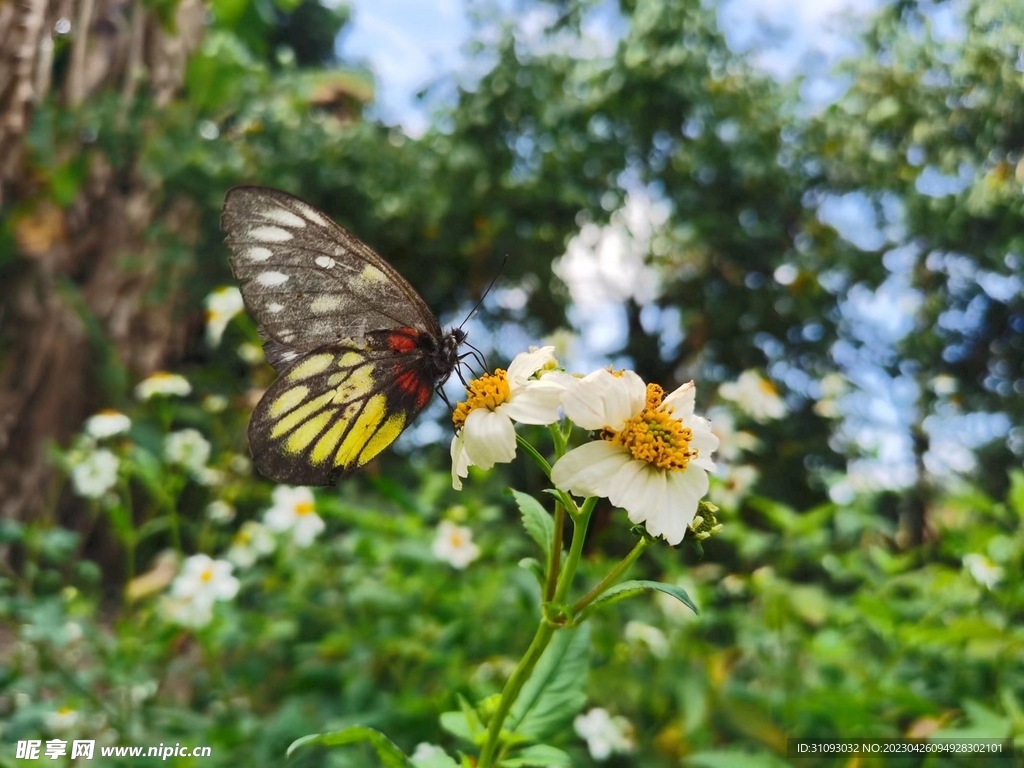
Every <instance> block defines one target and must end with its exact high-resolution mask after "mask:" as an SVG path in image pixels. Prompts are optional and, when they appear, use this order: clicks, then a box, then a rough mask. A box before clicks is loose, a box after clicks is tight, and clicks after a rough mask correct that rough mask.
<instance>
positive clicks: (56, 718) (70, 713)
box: [43, 706, 80, 734]
mask: <svg viewBox="0 0 1024 768" xmlns="http://www.w3.org/2000/svg"><path fill="white" fill-rule="evenodd" d="M79 719H80V717H79V714H78V712H77V711H75V710H74V709H72V708H71V707H68V706H64V707H61V708H60V709H57V710H55V711H53V712H47V713H46V715H45V716H44V717H43V723H44V724H45V726H46V730H47V731H49V732H50V733H54V734H60V733H67V732H68V731H71V730H74V728H75V726H76V725H78V721H79Z"/></svg>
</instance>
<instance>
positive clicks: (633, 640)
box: [623, 601, 678, 659]
mask: <svg viewBox="0 0 1024 768" xmlns="http://www.w3.org/2000/svg"><path fill="white" fill-rule="evenodd" d="M677 602H678V601H677ZM623 635H624V637H625V638H626V642H628V643H630V644H631V645H638V644H640V643H642V644H643V645H646V646H647V650H649V651H650V652H651V655H652V656H655V657H656V658H659V659H664V658H665V657H666V656H668V638H667V637H665V633H664V632H662V631H661V630H660V629H658V628H657V627H655V626H654V625H653V624H645V623H644V622H642V621H630V622H628V623H627V624H626V629H625V630H624V632H623Z"/></svg>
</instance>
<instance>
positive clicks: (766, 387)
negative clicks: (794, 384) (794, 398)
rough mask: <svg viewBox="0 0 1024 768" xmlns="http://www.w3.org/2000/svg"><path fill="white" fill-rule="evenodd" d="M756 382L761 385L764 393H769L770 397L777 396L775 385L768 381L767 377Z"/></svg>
mask: <svg viewBox="0 0 1024 768" xmlns="http://www.w3.org/2000/svg"><path fill="white" fill-rule="evenodd" d="M758 384H759V385H760V387H761V391H762V392H764V393H765V394H766V395H771V396H772V397H778V396H779V390H777V389H776V388H775V385H774V384H772V383H771V382H770V381H768V379H758Z"/></svg>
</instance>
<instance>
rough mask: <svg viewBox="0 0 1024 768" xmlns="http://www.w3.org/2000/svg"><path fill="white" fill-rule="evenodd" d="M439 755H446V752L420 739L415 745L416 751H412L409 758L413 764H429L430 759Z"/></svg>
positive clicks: (432, 759)
mask: <svg viewBox="0 0 1024 768" xmlns="http://www.w3.org/2000/svg"><path fill="white" fill-rule="evenodd" d="M441 757H448V753H447V752H445V751H444V750H443V749H441V747H439V746H437V745H435V744H428V743H427V742H425V741H422V742H420V743H419V744H417V745H416V751H415V752H413V753H412V755H411V756H410V757H409V759H410V760H411V761H412V763H413V765H416V766H418V765H419V764H420V763H426V764H427V765H430V764H431V762H432V761H434V760H436V759H437V758H441ZM449 759H451V758H449Z"/></svg>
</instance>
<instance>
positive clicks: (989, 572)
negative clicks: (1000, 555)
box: [963, 554, 1003, 589]
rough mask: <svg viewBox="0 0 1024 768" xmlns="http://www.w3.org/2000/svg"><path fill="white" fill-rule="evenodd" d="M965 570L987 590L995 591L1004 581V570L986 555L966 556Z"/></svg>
mask: <svg viewBox="0 0 1024 768" xmlns="http://www.w3.org/2000/svg"><path fill="white" fill-rule="evenodd" d="M963 562H964V568H966V569H967V572H968V573H970V574H971V576H972V577H973V578H974V580H975V581H976V582H978V583H979V584H981V585H982V586H983V587H985V588H986V589H995V588H996V585H997V584H999V582H1001V581H1002V580H1003V569H1002V568H1000V567H999V566H998V565H996V564H995V563H993V562H992V561H991V560H989V559H988V558H987V557H985V556H984V555H976V554H970V555H964V561H963Z"/></svg>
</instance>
